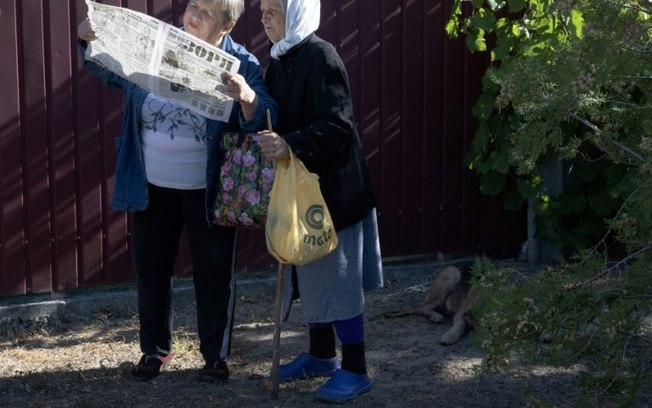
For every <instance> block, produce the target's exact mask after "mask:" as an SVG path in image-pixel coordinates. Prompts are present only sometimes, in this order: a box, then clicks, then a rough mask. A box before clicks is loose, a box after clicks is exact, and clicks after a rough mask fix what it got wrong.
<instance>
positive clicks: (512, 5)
mask: <svg viewBox="0 0 652 408" xmlns="http://www.w3.org/2000/svg"><path fill="white" fill-rule="evenodd" d="M507 4H508V8H507V9H508V10H509V12H510V13H518V12H519V11H521V10H523V9H524V8H525V6H527V0H508V1H507Z"/></svg>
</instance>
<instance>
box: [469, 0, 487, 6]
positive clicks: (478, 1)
mask: <svg viewBox="0 0 652 408" xmlns="http://www.w3.org/2000/svg"><path fill="white" fill-rule="evenodd" d="M471 4H473V8H480V7H482V4H484V0H471Z"/></svg>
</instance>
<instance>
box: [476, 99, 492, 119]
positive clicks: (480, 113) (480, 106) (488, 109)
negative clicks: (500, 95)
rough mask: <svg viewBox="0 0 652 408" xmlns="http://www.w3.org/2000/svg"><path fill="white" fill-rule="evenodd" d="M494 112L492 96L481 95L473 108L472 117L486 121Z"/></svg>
mask: <svg viewBox="0 0 652 408" xmlns="http://www.w3.org/2000/svg"><path fill="white" fill-rule="evenodd" d="M493 110H494V98H493V95H487V94H482V95H480V96H479V97H478V100H477V101H476V102H475V105H474V106H473V109H472V112H473V115H474V116H475V117H476V118H478V119H480V120H487V119H489V117H490V116H491V113H492V112H493Z"/></svg>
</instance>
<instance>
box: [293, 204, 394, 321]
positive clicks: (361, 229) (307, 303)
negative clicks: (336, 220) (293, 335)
mask: <svg viewBox="0 0 652 408" xmlns="http://www.w3.org/2000/svg"><path fill="white" fill-rule="evenodd" d="M337 239H338V244H337V247H336V248H335V250H334V251H333V252H331V253H330V254H328V255H326V256H325V257H323V258H320V259H318V260H316V261H313V262H310V263H308V264H306V265H302V266H293V265H287V266H286V267H285V271H284V273H285V287H284V290H283V311H284V320H287V318H288V317H289V316H290V310H291V307H292V302H293V301H295V300H296V299H300V301H301V309H302V311H303V319H304V321H305V322H307V323H330V322H334V321H338V320H346V319H350V318H352V317H355V316H358V315H360V314H361V313H363V312H364V292H365V291H369V290H373V289H377V288H381V287H382V286H383V269H382V261H381V255H380V241H379V239H378V221H377V218H376V209H372V210H371V211H369V213H368V214H367V217H366V218H364V219H363V220H362V221H360V222H358V223H357V224H354V225H351V226H350V227H347V228H345V229H343V230H340V231H338V232H337ZM295 268H296V269H295ZM293 269H295V273H296V275H295V277H294V278H296V282H295V279H293V277H292V272H293ZM295 284H296V287H295ZM297 290H298V295H299V297H298V298H297V297H296V296H297Z"/></svg>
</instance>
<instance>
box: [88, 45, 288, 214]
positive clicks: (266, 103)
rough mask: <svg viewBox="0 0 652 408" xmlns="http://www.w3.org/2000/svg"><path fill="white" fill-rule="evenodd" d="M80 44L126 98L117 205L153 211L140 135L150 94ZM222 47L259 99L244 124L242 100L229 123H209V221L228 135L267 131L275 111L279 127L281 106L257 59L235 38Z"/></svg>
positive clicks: (114, 204) (118, 148)
mask: <svg viewBox="0 0 652 408" xmlns="http://www.w3.org/2000/svg"><path fill="white" fill-rule="evenodd" d="M78 43H79V51H80V53H81V58H82V61H83V62H84V65H83V66H84V68H85V69H87V70H88V71H90V72H92V73H93V74H95V75H97V76H98V77H99V78H100V79H101V80H102V81H103V82H104V83H105V84H106V85H107V86H108V87H110V88H120V89H122V91H123V94H124V116H123V123H122V134H121V135H120V137H118V138H116V140H115V145H116V164H115V183H114V187H113V198H112V200H111V207H112V208H114V209H116V210H118V211H142V210H144V209H145V208H147V204H148V201H149V196H148V190H147V176H146V175H145V163H144V159H143V149H142V145H141V134H140V127H141V109H142V105H143V102H144V100H145V97H146V96H147V94H148V91H146V90H144V89H143V88H141V87H139V86H137V85H135V84H134V83H132V82H130V81H128V80H126V79H124V78H122V77H120V76H118V75H116V74H114V73H113V72H111V71H109V70H107V69H105V68H103V67H101V66H99V65H98V64H96V63H94V62H92V61H88V60H86V59H85V57H84V53H85V51H86V47H87V43H86V42H85V41H82V40H80V41H78ZM222 49H223V50H224V51H226V52H228V53H229V54H231V55H233V56H235V57H237V58H238V59H239V60H240V69H239V70H238V73H239V74H240V75H242V76H243V77H244V78H245V80H246V81H247V84H249V86H250V87H251V89H253V90H254V92H256V95H258V106H257V107H256V112H255V114H254V117H253V118H252V119H250V120H248V121H245V120H244V118H243V116H242V114H241V109H240V104H239V103H237V102H236V103H234V104H233V110H232V112H231V116H230V118H229V122H228V123H225V122H219V121H216V120H211V119H207V123H206V131H207V132H206V133H207V137H206V146H207V149H208V161H207V165H206V220H207V221H208V222H209V223H211V222H212V220H213V207H214V205H215V196H216V193H217V183H218V182H219V179H218V177H219V168H220V164H221V163H220V157H221V156H222V155H221V153H222V151H221V143H220V141H221V136H222V134H223V133H224V132H240V131H244V132H247V133H250V132H257V131H259V130H262V129H265V128H266V126H267V125H266V123H267V122H266V117H265V110H266V109H269V110H270V113H271V116H272V122H273V123H274V124H275V123H276V118H277V112H278V106H277V104H276V102H275V101H274V99H272V97H271V96H270V94H269V91H268V89H267V86H266V85H265V82H264V79H263V69H262V67H261V66H260V63H259V62H258V60H257V59H256V57H255V56H254V55H253V54H251V53H250V52H249V51H247V50H246V49H245V48H244V47H243V46H242V45H240V44H238V43H236V42H234V41H233V39H232V38H231V36H229V35H226V36H225V37H224V39H223V42H222Z"/></svg>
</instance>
